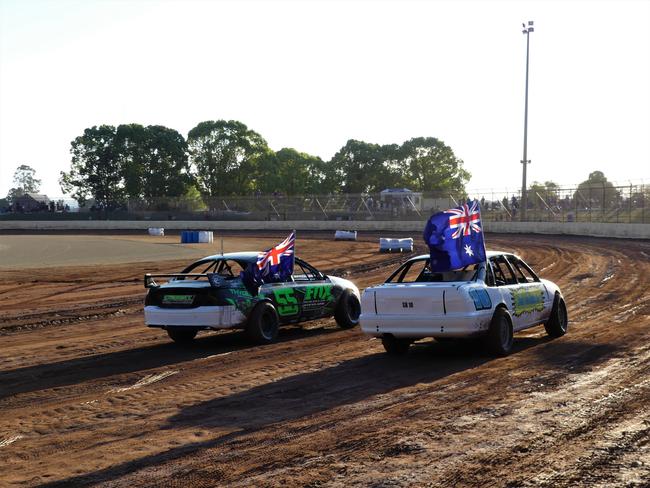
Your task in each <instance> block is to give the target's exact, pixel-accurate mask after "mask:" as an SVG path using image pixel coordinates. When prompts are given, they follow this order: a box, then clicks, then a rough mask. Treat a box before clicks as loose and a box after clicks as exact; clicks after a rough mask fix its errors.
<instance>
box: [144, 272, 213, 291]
mask: <svg viewBox="0 0 650 488" xmlns="http://www.w3.org/2000/svg"><path fill="white" fill-rule="evenodd" d="M154 278H183V279H184V278H194V279H197V278H208V273H167V274H165V273H163V274H151V273H147V274H145V275H144V287H145V288H156V287H158V286H160V285H159V284H158V283H156V280H155V279H154Z"/></svg>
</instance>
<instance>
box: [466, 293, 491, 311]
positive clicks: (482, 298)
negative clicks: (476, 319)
mask: <svg viewBox="0 0 650 488" xmlns="http://www.w3.org/2000/svg"><path fill="white" fill-rule="evenodd" d="M469 296H470V297H472V300H474V308H476V310H488V309H490V308H492V300H490V295H489V294H488V292H487V290H470V292H469Z"/></svg>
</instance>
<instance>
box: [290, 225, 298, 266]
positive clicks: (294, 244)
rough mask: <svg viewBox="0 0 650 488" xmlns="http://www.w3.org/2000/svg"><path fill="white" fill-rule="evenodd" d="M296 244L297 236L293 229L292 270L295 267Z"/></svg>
mask: <svg viewBox="0 0 650 488" xmlns="http://www.w3.org/2000/svg"><path fill="white" fill-rule="evenodd" d="M297 242H298V236H297V234H296V229H293V263H292V264H291V269H294V268H295V266H296V243H297Z"/></svg>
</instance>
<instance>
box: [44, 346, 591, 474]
mask: <svg viewBox="0 0 650 488" xmlns="http://www.w3.org/2000/svg"><path fill="white" fill-rule="evenodd" d="M549 342H551V339H550V338H548V337H525V338H518V339H517V340H516V341H515V345H514V350H513V353H512V355H511V356H510V358H506V359H505V361H509V360H510V359H513V360H516V359H517V355H518V353H521V352H524V351H526V350H528V349H531V348H533V349H535V350H537V349H549V348H553V347H554V346H555V344H547V343H549ZM545 345H547V346H548V347H546V346H545ZM537 346H539V347H537ZM581 346H584V344H582V343H573V346H572V347H574V348H579V347H581ZM482 351H483V350H482V347H481V345H480V343H477V342H463V341H457V342H450V343H445V344H440V343H436V342H426V343H422V344H416V345H414V346H413V347H412V350H411V351H410V352H409V354H408V355H406V356H402V357H391V356H388V355H387V354H384V353H383V352H382V353H373V354H368V355H366V356H361V357H356V358H353V359H350V360H347V361H343V362H341V363H339V364H336V365H333V366H330V367H327V368H324V369H321V370H318V371H312V372H308V373H302V374H297V375H294V376H290V377H287V378H283V379H280V380H278V381H275V382H271V383H265V384H262V385H259V386H256V387H253V388H250V389H247V390H245V391H242V392H240V393H235V394H231V395H228V396H224V397H220V398H215V399H212V400H208V401H206V402H202V403H199V404H196V405H191V406H188V407H185V408H184V409H182V410H181V412H180V413H178V414H177V415H175V416H172V417H170V419H169V421H168V424H167V426H166V427H165V428H166V429H176V428H187V427H190V428H191V427H195V426H202V427H207V428H229V429H234V430H236V432H233V433H229V434H224V435H222V436H220V437H218V438H216V439H211V440H209V441H205V442H197V443H193V444H187V445H184V446H180V447H177V448H174V449H170V450H168V451H165V452H161V453H159V454H153V455H149V456H145V457H142V458H139V459H135V460H133V461H129V462H125V463H123V464H120V465H116V466H112V467H110V468H106V469H103V470H98V471H95V472H93V473H88V474H85V475H80V476H76V477H71V478H68V479H67V480H63V481H61V482H55V483H51V484H47V485H45V486H69V485H71V484H72V485H75V486H77V485H87V484H94V483H98V482H104V481H108V480H114V479H117V478H119V477H121V476H125V475H128V474H129V473H133V472H135V471H137V470H140V469H143V468H147V467H149V466H159V465H161V464H163V463H165V462H168V461H173V460H175V459H179V458H182V457H184V456H190V455H191V454H192V453H195V452H197V451H202V450H205V449H211V448H214V447H217V446H224V447H225V446H226V445H228V444H230V443H232V442H238V441H239V440H240V439H241V438H242V437H245V436H247V435H250V434H252V433H254V432H256V431H260V430H262V429H264V428H265V427H267V426H270V425H272V424H275V423H282V422H287V421H293V420H297V419H300V418H303V417H306V416H309V415H313V414H316V413H318V412H322V411H325V410H329V409H333V408H337V407H341V406H345V405H351V404H354V403H357V402H360V401H363V400H365V399H368V398H369V397H372V396H375V395H380V394H386V393H390V392H392V391H394V390H398V389H401V388H405V387H409V386H413V385H416V384H430V383H434V382H436V381H438V380H441V379H443V378H445V377H447V376H450V375H452V374H455V373H458V372H461V371H464V370H468V369H472V368H475V367H477V366H480V365H481V364H484V363H487V362H489V361H493V360H494V358H492V357H490V356H488V355H486V354H484V353H483V352H482ZM547 352H548V351H547ZM539 356H540V357H541V356H543V353H539ZM315 428H318V426H317V425H316V426H315Z"/></svg>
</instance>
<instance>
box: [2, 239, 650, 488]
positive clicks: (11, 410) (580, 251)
mask: <svg viewBox="0 0 650 488" xmlns="http://www.w3.org/2000/svg"><path fill="white" fill-rule="evenodd" d="M491 242H494V244H495V246H494V247H501V244H502V245H503V247H506V246H508V247H509V248H510V249H513V250H515V251H517V252H519V253H520V254H521V255H522V256H523V257H524V259H526V260H527V261H529V262H530V263H533V264H534V265H535V267H536V268H538V269H540V266H541V267H542V268H544V267H545V268H546V272H545V273H543V276H545V277H547V276H548V277H549V278H550V279H553V280H555V281H557V282H558V283H559V284H560V285H561V286H562V287H563V291H565V296H566V297H567V303H568V305H569V314H570V319H571V326H570V330H569V334H568V335H567V336H566V337H564V338H562V339H560V340H555V341H549V340H548V339H547V338H546V337H545V336H544V333H543V330H538V329H531V330H530V331H527V332H526V333H524V334H521V335H520V336H518V338H517V340H516V342H515V344H516V351H515V353H514V354H513V355H512V356H509V357H507V358H502V359H492V358H490V357H488V356H485V355H483V354H482V352H481V350H480V349H479V348H478V347H477V346H476V345H473V344H451V345H444V346H443V345H441V344H437V343H427V344H422V345H418V346H416V347H414V350H413V351H412V353H411V354H409V356H407V357H406V358H401V359H399V360H393V359H391V358H388V357H386V356H385V355H384V354H383V352H382V348H381V345H380V344H379V342H378V341H376V340H368V339H367V338H365V337H363V336H362V335H360V334H359V333H358V331H355V330H352V331H338V330H336V329H335V328H334V327H333V326H332V324H331V322H330V321H322V322H321V323H318V324H314V326H315V330H314V331H310V330H307V331H301V330H300V329H298V328H290V329H287V330H285V331H283V336H284V337H283V341H281V342H280V343H277V344H273V345H271V346H266V347H251V346H250V345H247V344H245V342H244V341H243V340H242V339H241V338H240V337H239V336H238V334H236V333H235V334H232V333H228V334H217V335H214V336H208V337H206V338H204V339H200V340H199V341H197V345H196V346H194V347H191V348H173V347H169V346H168V345H167V344H166V339H165V338H164V337H162V336H160V335H159V336H155V335H154V331H148V330H146V329H144V328H143V326H142V324H141V323H140V321H139V320H137V319H136V317H133V316H118V317H112V318H110V319H108V320H107V319H99V320H97V321H94V322H81V323H79V324H75V325H74V326H73V325H70V324H68V325H65V326H62V327H55V328H50V329H47V330H49V331H50V333H52V334H54V336H55V337H51V338H49V339H48V341H52V342H51V343H50V342H47V341H46V342H43V340H44V339H45V338H44V337H43V334H44V333H45V332H46V330H43V331H41V330H33V331H21V332H17V333H15V334H12V335H11V336H7V337H0V347H2V346H9V350H14V351H16V355H17V356H20V357H19V358H16V359H15V360H11V362H10V363H7V364H11V368H12V369H11V370H9V371H8V370H7V369H5V367H4V366H3V364H4V363H2V362H0V368H2V369H1V370H0V385H14V386H11V388H13V390H11V391H13V393H11V392H10V394H9V395H8V396H7V397H6V398H4V399H3V400H0V407H2V408H3V412H5V415H4V418H3V419H2V420H0V438H7V437H8V436H9V435H22V436H24V437H23V438H20V439H19V440H16V441H14V442H13V444H12V445H11V447H12V449H11V451H10V452H9V451H7V450H2V449H0V463H7V465H10V466H11V467H12V468H11V471H10V472H9V473H7V474H5V475H4V478H5V481H6V482H7V483H14V482H16V483H19V482H21V480H22V481H23V482H24V481H27V484H29V485H34V484H39V483H45V482H48V481H52V480H62V486H63V485H65V484H69V483H75V484H93V483H98V482H99V483H106V484H108V485H119V486H150V485H152V484H168V485H170V484H172V485H173V484H178V485H179V486H181V485H188V484H194V485H196V486H201V485H204V486H213V485H214V484H215V483H216V484H228V485H232V486H237V485H244V486H249V485H250V484H251V483H253V484H255V485H257V486H277V485H278V484H286V485H288V486H296V485H299V486H305V485H310V484H311V485H313V486H315V485H317V484H319V483H320V484H323V485H329V486H355V485H357V486H369V485H373V484H377V485H381V484H384V485H385V484H386V483H388V484H390V483H392V484H393V485H395V486H413V485H417V484H418V483H419V484H424V483H430V482H434V481H435V480H438V481H439V482H441V484H444V483H442V482H445V481H452V482H453V481H454V480H458V481H457V482H458V483H459V484H463V483H464V482H469V483H475V484H478V485H481V486H483V485H484V486H490V485H491V484H492V485H495V486H503V485H505V484H507V483H508V482H510V483H511V484H513V485H516V484H520V485H521V484H531V485H534V484H536V483H548V486H551V484H557V485H558V486H569V484H568V483H569V482H568V481H565V480H569V481H570V480H572V479H580V476H584V475H585V473H584V472H582V471H580V469H581V463H583V462H584V463H585V465H588V464H589V463H591V464H590V465H592V466H593V467H594V469H595V471H594V473H595V474H594V475H593V476H592V477H591V478H589V480H590V482H593V483H594V484H595V485H597V484H599V483H600V484H603V485H604V484H605V483H606V482H607V481H608V480H614V481H616V480H617V479H619V478H616V476H614V474H613V473H612V472H611V470H608V469H606V468H605V467H604V466H605V465H604V464H603V463H605V462H607V460H612V459H613V460H615V462H616V463H617V465H618V466H619V468H620V469H621V470H622V471H623V472H624V473H626V474H625V478H624V479H625V480H628V481H629V480H632V482H634V480H635V479H638V478H639V476H640V475H641V474H642V470H643V469H644V465H643V464H639V465H638V466H634V465H633V464H632V463H633V462H634V459H633V457H632V456H631V454H632V453H634V452H636V453H637V454H638V450H639V449H643V445H644V444H643V443H644V442H645V441H644V439H645V438H646V437H644V436H646V435H647V433H646V428H647V426H644V425H643V424H642V423H639V418H643V417H644V416H647V413H648V412H647V408H646V407H644V405H647V402H645V398H646V396H647V394H648V389H647V384H645V383H643V382H642V381H641V379H644V378H646V377H647V372H648V371H647V363H648V350H647V348H644V347H643V345H644V344H647V343H648V339H650V337H649V336H648V335H647V332H648V325H650V322H649V307H648V301H649V300H650V297H649V295H648V293H647V289H648V276H649V275H648V271H650V267H649V265H648V259H647V257H646V258H643V253H650V249H649V248H650V245H648V243H644V242H631V241H630V242H626V241H620V242H618V241H617V242H615V243H611V242H608V241H604V240H599V239H579V238H577V239H573V238H557V237H554V238H551V237H548V238H545V237H535V238H531V237H526V236H516V238H515V237H512V236H508V237H500V236H494V237H493V239H492V240H491ZM324 245H325V246H327V245H328V244H327V243H325V244H324ZM367 245H370V243H368V244H367ZM319 252H321V254H322V259H330V260H331V254H330V255H329V256H328V254H327V253H326V252H325V251H319ZM329 252H331V251H329ZM360 254H361V253H357V255H360ZM366 256H368V257H366ZM373 258H374V259H379V261H373ZM354 259H355V258H354V257H349V258H348V262H349V264H348V263H345V264H343V265H341V266H340V267H339V270H340V271H344V270H345V269H351V270H353V272H354V275H353V278H354V279H356V277H357V274H358V273H359V272H362V274H360V275H359V279H358V280H357V281H359V282H360V283H362V284H369V283H372V282H377V281H380V280H381V279H382V278H384V277H385V276H386V275H387V274H388V271H389V270H388V269H387V268H386V267H385V265H381V264H379V265H378V264H377V263H381V259H391V260H395V261H398V260H401V259H404V256H390V255H388V256H379V257H378V258H377V256H376V255H372V254H368V253H367V251H366V252H365V256H364V259H367V260H368V262H367V264H364V263H360V264H358V263H357V264H355V263H354V262H353V261H354ZM393 262H394V261H393ZM394 265H395V264H392V263H391V264H390V265H388V267H389V268H390V267H393V266H394ZM370 267H372V270H368V268H370ZM364 270H365V272H363V271H364ZM612 272H613V274H612ZM608 276H611V277H610V278H609V279H605V278H607V277H608ZM140 293H142V292H140ZM631 304H633V305H631ZM616 317H618V318H616ZM616 321H618V322H616ZM112 324H114V325H115V330H113V331H112V332H111V326H112ZM614 324H616V325H614ZM147 334H151V336H150V337H151V338H150V339H147V340H145V341H144V342H143V339H144V338H148V337H149V336H148V335H147ZM93 337H96V339H97V340H96V341H93V340H92V339H93ZM9 339H11V340H12V343H11V344H9V342H7V341H8V340H9ZM93 342H96V343H95V344H93ZM55 343H56V344H57V345H65V346H66V348H65V349H62V350H60V351H59V352H60V353H61V354H62V357H61V358H59V359H57V356H56V354H53V350H54V347H55V346H54V344H55ZM68 345H69V347H67V346H68ZM39 354H40V355H41V357H40V358H39V359H38V360H35V359H34V358H35V357H39ZM21 358H22V359H21ZM171 371H174V372H175V373H174V374H170V372H171ZM176 371H177V372H176ZM48 373H51V375H50V376H48ZM161 375H162V376H161ZM165 375H166V376H165ZM30 378H31V379H30ZM48 378H49V380H48ZM152 378H154V379H156V378H160V379H159V381H156V382H153V383H150V384H143V383H146V382H148V381H150V380H151V379H152ZM9 381H10V382H9ZM30 381H31V382H30ZM48 381H49V383H48ZM138 382H143V383H141V384H142V386H141V387H139V388H132V389H129V390H125V391H122V392H117V391H114V390H113V391H112V392H111V389H119V388H128V387H132V386H134V385H137V384H138ZM21 383H22V384H23V387H22V389H21V388H20V387H19V386H16V385H21ZM621 392H623V393H621ZM615 393H618V394H619V396H616V395H613V396H612V394H615ZM594 402H596V403H594ZM594 404H595V405H598V408H592V407H591V406H592V405H594ZM609 430H612V432H614V434H612V435H611V437H610V438H609V439H605V437H606V435H605V434H606V433H607V432H608V431H609ZM623 431H625V432H627V433H624V432H623ZM566 444H570V445H572V446H573V448H572V450H571V452H570V455H569V456H565V457H566V458H565V457H563V456H562V455H563V454H566V451H562V449H561V448H562V447H563V446H565V445H566ZM62 453H65V456H63V455H62ZM89 453H92V456H90V457H89ZM492 454H494V456H493V455H492ZM608 456H609V457H608ZM503 457H506V458H508V459H509V460H510V461H509V462H507V463H505V464H504V463H503V459H502V458H503ZM643 459H645V458H643ZM643 459H642V461H643ZM553 460H555V461H556V464H557V465H558V466H559V465H562V470H563V473H560V474H558V473H554V472H552V470H551V469H549V466H553V465H554V464H553ZM578 460H580V462H578ZM481 463H487V466H488V468H487V469H481ZM490 463H491V464H490ZM635 477H636V478H635ZM0 479H2V478H1V477H0ZM620 479H623V478H620ZM562 483H565V484H564V485H563V484H562ZM434 484H435V483H434Z"/></svg>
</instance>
